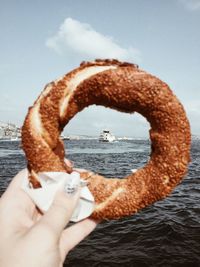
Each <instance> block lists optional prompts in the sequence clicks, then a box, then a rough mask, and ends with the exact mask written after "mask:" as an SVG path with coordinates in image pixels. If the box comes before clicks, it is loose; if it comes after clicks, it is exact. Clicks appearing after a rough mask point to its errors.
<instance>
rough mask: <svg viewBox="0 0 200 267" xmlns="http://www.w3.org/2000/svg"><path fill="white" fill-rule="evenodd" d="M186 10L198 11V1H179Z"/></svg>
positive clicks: (199, 6)
mask: <svg viewBox="0 0 200 267" xmlns="http://www.w3.org/2000/svg"><path fill="white" fill-rule="evenodd" d="M179 2H181V3H182V4H183V5H184V6H185V7H186V8H187V9H189V10H192V11H194V10H198V9H200V0H179Z"/></svg>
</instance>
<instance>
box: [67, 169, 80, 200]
mask: <svg viewBox="0 0 200 267" xmlns="http://www.w3.org/2000/svg"><path fill="white" fill-rule="evenodd" d="M79 187H80V174H79V173H77V172H72V173H71V174H70V176H69V178H68V180H67V183H66V185H65V187H64V191H65V193H66V195H67V196H74V195H75V194H76V192H77V191H78V189H79Z"/></svg>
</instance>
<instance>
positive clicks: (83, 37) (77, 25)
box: [46, 18, 140, 60]
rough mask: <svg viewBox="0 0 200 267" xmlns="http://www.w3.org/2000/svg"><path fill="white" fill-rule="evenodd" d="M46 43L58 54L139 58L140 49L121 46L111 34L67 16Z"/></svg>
mask: <svg viewBox="0 0 200 267" xmlns="http://www.w3.org/2000/svg"><path fill="white" fill-rule="evenodd" d="M46 45H47V47H49V48H52V49H53V50H55V51H56V52H57V53H59V54H62V55H63V54H64V55H69V54H70V53H74V54H75V55H77V54H78V55H81V56H84V57H86V58H89V59H94V58H117V59H120V60H129V59H132V60H139V58H140V51H139V50H138V49H135V48H134V47H132V46H130V47H128V48H123V47H121V46H120V45H119V44H117V43H116V42H115V41H114V39H113V38H112V37H111V36H105V35H103V34H102V33H99V32H97V31H96V30H95V29H93V28H92V26H91V25H89V24H86V23H81V22H79V21H78V20H74V19H72V18H67V19H65V21H64V22H63V23H62V24H61V26H60V28H59V31H58V32H57V33H56V34H55V35H54V36H52V37H50V38H49V39H48V40H47V41H46Z"/></svg>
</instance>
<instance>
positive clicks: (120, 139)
mask: <svg viewBox="0 0 200 267" xmlns="http://www.w3.org/2000/svg"><path fill="white" fill-rule="evenodd" d="M149 128H150V125H149V123H148V121H147V120H146V118H144V117H143V116H141V115H140V114H138V113H134V114H127V113H122V112H119V111H115V110H112V109H109V108H105V107H101V106H90V107H88V108H86V109H84V110H83V111H82V112H80V113H78V114H76V116H75V117H74V118H73V119H72V120H71V121H70V122H69V123H68V125H66V126H65V129H64V131H63V135H64V136H66V137H68V138H69V140H68V139H67V140H65V152H66V154H65V156H66V157H67V158H68V159H69V160H71V161H73V162H74V166H75V168H83V169H87V170H91V171H93V172H95V173H98V174H101V175H104V176H106V177H117V178H122V177H124V176H127V175H129V174H130V173H131V171H132V170H134V169H138V168H142V167H143V166H144V165H145V164H146V163H147V162H148V160H149V156H150V152H151V144H150V140H149ZM103 130H109V131H110V133H111V134H113V135H114V136H115V137H116V140H115V141H113V142H100V141H99V136H100V134H101V133H102V132H103Z"/></svg>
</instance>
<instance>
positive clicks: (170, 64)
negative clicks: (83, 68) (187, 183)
mask: <svg viewBox="0 0 200 267" xmlns="http://www.w3.org/2000/svg"><path fill="white" fill-rule="evenodd" d="M199 29H200V0H168V1H162V0H149V1H145V0H140V1H138V0H137V1H136V0H118V1H116V0H101V1H97V0H85V1H81V0H77V1H74V0H72V1H71V0H57V1H53V0H48V1H46V0H43V1H38V0H35V1H29V0H18V1H16V0H15V1H14V0H0V31H1V41H0V96H1V97H0V121H3V122H7V121H10V122H14V123H16V124H18V125H21V124H22V123H23V120H24V117H25V115H26V112H27V109H28V107H29V106H30V105H32V103H33V102H34V100H35V99H36V97H37V96H38V94H39V93H40V91H41V90H42V89H43V87H44V85H45V84H46V83H48V82H50V81H52V80H54V79H56V78H59V77H60V76H62V75H63V74H64V73H66V72H68V71H69V70H71V69H73V68H75V67H77V66H78V65H79V64H80V62H81V61H83V60H93V59H94V58H96V57H97V58H99V57H101V58H103V57H116V58H119V59H121V60H127V61H131V62H135V63H137V64H139V66H140V68H142V69H144V70H146V71H148V72H150V73H152V74H154V75H156V76H158V77H159V78H161V79H162V80H164V81H165V82H167V83H168V84H169V85H170V87H171V88H172V89H173V91H174V92H175V94H176V95H177V96H178V98H179V99H180V100H181V102H182V103H183V105H184V106H185V109H186V112H187V114H188V117H189V120H190V123H191V127H192V133H193V134H198V135H200V123H199V117H200V30H199ZM103 128H109V129H110V130H111V131H112V132H113V133H114V134H116V135H127V136H137V137H140V136H147V134H148V129H149V125H148V123H147V122H146V120H145V119H144V118H143V117H141V116H139V115H127V114H122V113H118V112H116V111H112V110H109V109H105V108H103V107H90V108H88V109H86V110H84V111H83V112H81V113H80V114H78V115H77V116H76V118H74V119H73V120H72V121H71V122H70V123H69V125H68V126H67V127H66V128H65V133H68V134H92V135H94V134H95V135H98V134H99V132H100V131H101V130H102V129H103Z"/></svg>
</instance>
